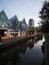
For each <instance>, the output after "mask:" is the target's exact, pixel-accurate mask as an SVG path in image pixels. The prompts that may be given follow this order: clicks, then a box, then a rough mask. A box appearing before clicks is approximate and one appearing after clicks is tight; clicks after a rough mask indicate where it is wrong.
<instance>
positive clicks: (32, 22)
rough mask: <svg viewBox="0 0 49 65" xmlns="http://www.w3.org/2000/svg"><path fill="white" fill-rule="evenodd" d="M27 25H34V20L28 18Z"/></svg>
mask: <svg viewBox="0 0 49 65" xmlns="http://www.w3.org/2000/svg"><path fill="white" fill-rule="evenodd" d="M29 26H30V27H34V20H33V19H29Z"/></svg>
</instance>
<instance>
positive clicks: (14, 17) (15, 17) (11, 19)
mask: <svg viewBox="0 0 49 65" xmlns="http://www.w3.org/2000/svg"><path fill="white" fill-rule="evenodd" d="M14 20H17V21H18V18H17V16H16V15H15V16H13V17H12V18H10V21H14Z"/></svg>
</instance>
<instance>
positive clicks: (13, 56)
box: [0, 39, 39, 65]
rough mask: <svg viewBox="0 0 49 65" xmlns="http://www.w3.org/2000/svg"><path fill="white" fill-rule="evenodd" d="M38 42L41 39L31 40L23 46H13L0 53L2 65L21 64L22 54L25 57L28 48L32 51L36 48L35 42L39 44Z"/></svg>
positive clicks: (0, 63)
mask: <svg viewBox="0 0 49 65" xmlns="http://www.w3.org/2000/svg"><path fill="white" fill-rule="evenodd" d="M38 40H39V39H34V40H33V39H31V40H29V41H27V42H25V43H22V44H21V45H16V46H11V47H10V48H7V49H5V50H4V51H2V52H0V65H17V64H18V63H21V57H20V53H22V54H23V55H24V54H25V53H26V49H27V47H29V49H30V50H31V49H32V48H33V47H34V42H38Z"/></svg>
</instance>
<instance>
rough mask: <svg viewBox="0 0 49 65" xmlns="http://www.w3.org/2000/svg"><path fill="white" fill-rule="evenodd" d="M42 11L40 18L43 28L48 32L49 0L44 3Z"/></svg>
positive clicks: (43, 30)
mask: <svg viewBox="0 0 49 65" xmlns="http://www.w3.org/2000/svg"><path fill="white" fill-rule="evenodd" d="M39 13H40V16H39V17H40V18H41V21H40V23H41V24H42V25H41V30H42V32H44V33H48V32H49V2H47V1H45V2H44V4H43V7H42V9H41V11H40V12H39Z"/></svg>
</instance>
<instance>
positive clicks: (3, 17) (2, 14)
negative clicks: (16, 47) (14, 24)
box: [0, 10, 9, 22]
mask: <svg viewBox="0 0 49 65" xmlns="http://www.w3.org/2000/svg"><path fill="white" fill-rule="evenodd" d="M0 21H1V22H8V21H9V20H8V17H7V16H6V14H5V12H4V10H2V11H1V12H0Z"/></svg>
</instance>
